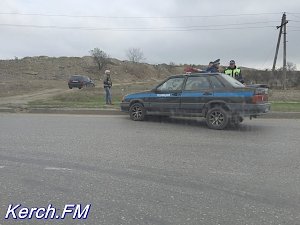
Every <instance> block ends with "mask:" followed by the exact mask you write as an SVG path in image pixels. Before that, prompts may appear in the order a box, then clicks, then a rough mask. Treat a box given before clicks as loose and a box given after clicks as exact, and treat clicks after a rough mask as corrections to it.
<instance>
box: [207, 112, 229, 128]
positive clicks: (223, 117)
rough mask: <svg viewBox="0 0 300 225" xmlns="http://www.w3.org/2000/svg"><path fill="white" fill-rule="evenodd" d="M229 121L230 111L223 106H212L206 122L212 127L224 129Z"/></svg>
mask: <svg viewBox="0 0 300 225" xmlns="http://www.w3.org/2000/svg"><path fill="white" fill-rule="evenodd" d="M228 122H229V118H228V112H226V111H225V110H224V109H223V108H221V107H214V108H211V109H209V110H208V112H207V114H206V124H207V126H208V127H209V128H210V129H215V130H223V129H224V128H225V127H227V125H228Z"/></svg>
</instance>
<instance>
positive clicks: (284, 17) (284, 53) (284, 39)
mask: <svg viewBox="0 0 300 225" xmlns="http://www.w3.org/2000/svg"><path fill="white" fill-rule="evenodd" d="M287 23H288V21H287V20H286V15H285V13H284V14H283V89H284V90H286V24H287Z"/></svg>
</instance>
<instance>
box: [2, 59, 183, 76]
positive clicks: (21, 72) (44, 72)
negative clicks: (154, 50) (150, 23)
mask: <svg viewBox="0 0 300 225" xmlns="http://www.w3.org/2000/svg"><path fill="white" fill-rule="evenodd" d="M183 68H184V67H183V66H175V65H167V64H160V65H150V64H146V63H131V62H128V61H120V60H117V59H111V63H110V64H108V65H107V69H110V70H111V71H112V76H113V79H114V80H120V81H125V80H136V79H141V80H147V79H161V78H164V77H166V76H168V75H170V74H177V73H182V72H183ZM103 72H104V71H101V72H100V71H99V70H98V69H97V66H96V65H95V63H94V61H93V58H92V57H90V56H85V57H82V58H80V57H59V58H54V57H47V56H39V57H25V58H23V59H15V60H0V77H1V79H2V80H15V79H42V80H66V79H68V77H70V76H71V75H73V74H82V75H88V76H90V77H91V78H93V79H100V78H101V75H103Z"/></svg>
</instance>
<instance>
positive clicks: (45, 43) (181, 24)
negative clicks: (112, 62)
mask: <svg viewBox="0 0 300 225" xmlns="http://www.w3.org/2000/svg"><path fill="white" fill-rule="evenodd" d="M282 12H287V19H288V20H289V23H288V27H287V31H288V32H287V40H288V43H287V44H288V45H287V60H288V61H291V62H293V63H295V64H297V67H298V69H300V43H299V41H300V1H299V0H288V1H279V0H264V1H262V0H251V1H250V0H247V1H244V0H226V1H224V0H223V1H222V0H219V1H217V0H209V1H202V0H186V1H180V0H173V1H172V0H164V1H162V0H151V1H150V0H149V1H146V0H145V1H141V0H122V1H121V0H119V1H117V0H109V1H107V0H105V1H102V0H1V1H0V30H1V35H0V41H1V42H0V43H1V51H0V58H1V59H10V58H14V57H15V56H16V57H19V58H22V57H25V56H39V55H47V56H84V55H88V54H89V50H91V49H93V48H95V47H98V48H100V49H102V50H104V51H105V52H107V53H108V54H109V55H110V56H112V57H113V58H118V59H126V54H125V52H126V49H128V48H131V47H136V48H140V49H142V50H143V52H144V55H145V57H146V60H145V61H146V62H148V63H170V62H175V63H189V64H207V63H208V62H209V61H211V60H214V59H217V58H220V59H221V63H222V64H223V65H226V64H227V63H228V61H229V60H231V59H235V60H236V62H237V64H238V65H242V66H248V67H255V68H271V67H272V61H273V57H274V53H275V45H276V42H277V38H278V30H276V27H275V26H276V25H279V24H280V20H281V16H282ZM22 14H23V15H22ZM24 14H27V15H24ZM28 14H39V15H28ZM245 14H246V15H245ZM250 14H251V15H250ZM59 15H61V16H59ZM62 15H65V16H62ZM230 15H232V16H230ZM19 25H21V26H19ZM32 26H35V27H32ZM70 28H72V29H70ZM279 54H280V55H279V58H278V64H277V65H278V66H282V48H281V51H280V52H279Z"/></svg>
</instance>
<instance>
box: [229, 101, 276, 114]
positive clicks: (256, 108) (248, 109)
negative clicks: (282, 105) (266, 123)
mask: <svg viewBox="0 0 300 225" xmlns="http://www.w3.org/2000/svg"><path fill="white" fill-rule="evenodd" d="M270 110H271V103H261V104H244V105H241V106H239V107H236V105H234V106H232V111H233V112H237V113H240V114H242V115H243V116H259V115H262V114H265V113H268V112H269V111H270Z"/></svg>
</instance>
